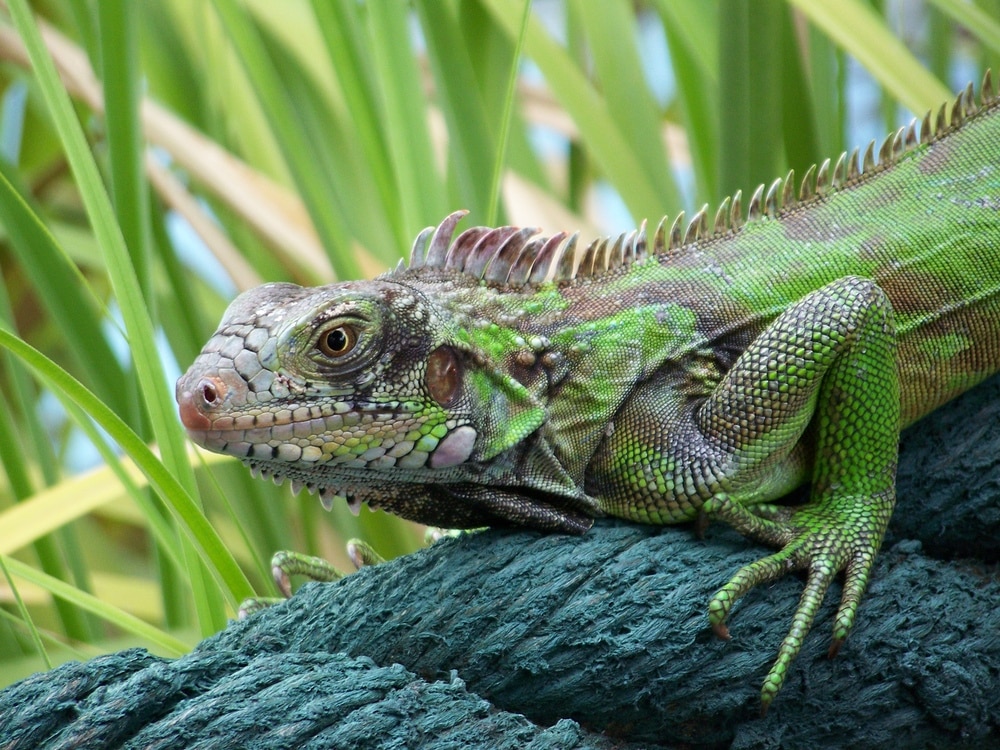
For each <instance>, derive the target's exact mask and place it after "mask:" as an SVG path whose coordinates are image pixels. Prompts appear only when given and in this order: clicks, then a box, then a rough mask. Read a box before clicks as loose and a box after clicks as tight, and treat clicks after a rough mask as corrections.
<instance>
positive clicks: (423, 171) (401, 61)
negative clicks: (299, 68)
mask: <svg viewBox="0 0 1000 750" xmlns="http://www.w3.org/2000/svg"><path fill="white" fill-rule="evenodd" d="M367 12H368V42H369V45H370V47H371V52H372V59H373V61H374V64H375V70H376V77H377V80H378V82H379V85H380V87H381V89H382V110H383V112H384V113H385V130H386V137H385V140H386V143H387V144H388V146H389V152H390V154H391V156H392V161H393V164H394V165H395V171H396V189H397V190H398V191H399V200H400V208H401V210H402V212H403V218H404V221H403V226H404V227H405V229H406V233H407V235H408V236H414V235H416V234H417V232H419V231H420V230H421V229H423V228H424V227H425V226H428V225H431V224H436V223H437V222H439V221H440V220H441V219H442V218H444V216H445V214H446V213H447V212H448V205H447V203H446V202H445V200H444V199H445V192H444V184H443V182H442V180H441V176H440V173H439V172H438V168H437V165H436V164H435V161H434V152H433V149H432V148H431V139H430V133H429V131H428V127H427V101H426V98H425V97H424V94H423V84H422V82H421V80H420V76H419V69H418V66H417V65H416V59H415V57H414V54H413V48H412V44H411V42H410V34H409V28H408V22H409V8H408V7H407V6H406V5H403V4H400V3H384V2H375V3H369V4H368V6H367Z"/></svg>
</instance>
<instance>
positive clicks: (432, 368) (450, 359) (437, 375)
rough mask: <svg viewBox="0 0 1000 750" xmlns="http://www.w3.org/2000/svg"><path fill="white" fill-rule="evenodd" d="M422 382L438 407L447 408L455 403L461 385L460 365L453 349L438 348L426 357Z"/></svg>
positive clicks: (448, 347)
mask: <svg viewBox="0 0 1000 750" xmlns="http://www.w3.org/2000/svg"><path fill="white" fill-rule="evenodd" d="M424 381H425V383H426V385H427V390H428V391H430V394H431V397H432V398H433V399H434V400H435V401H437V403H438V404H439V405H440V406H442V407H444V408H448V407H449V406H452V405H453V404H454V403H455V401H456V399H457V398H458V395H459V390H460V388H461V385H462V365H461V361H460V360H459V357H458V354H457V353H456V352H455V350H454V349H452V348H451V347H450V346H439V347H438V348H437V349H435V350H434V351H432V352H431V353H430V354H429V355H428V357H427V373H426V375H425V378H424Z"/></svg>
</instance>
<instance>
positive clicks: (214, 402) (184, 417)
mask: <svg viewBox="0 0 1000 750" xmlns="http://www.w3.org/2000/svg"><path fill="white" fill-rule="evenodd" d="M185 385H186V384H185V383H184V378H181V380H180V381H179V382H178V384H177V406H178V407H179V411H180V417H181V422H183V423H184V426H185V427H187V428H188V429H189V430H207V429H209V428H210V427H211V426H212V419H211V414H212V412H213V411H215V410H217V409H218V408H219V407H220V406H221V405H222V403H223V402H224V401H225V398H226V394H227V393H228V392H229V389H228V388H227V386H226V384H225V382H224V381H223V380H222V378H221V377H206V378H202V379H201V380H199V381H198V383H197V385H195V386H194V387H193V388H191V387H185Z"/></svg>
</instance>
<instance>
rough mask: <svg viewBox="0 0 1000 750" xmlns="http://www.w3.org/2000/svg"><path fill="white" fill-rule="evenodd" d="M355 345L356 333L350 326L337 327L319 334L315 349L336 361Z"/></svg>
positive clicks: (356, 340) (356, 341)
mask: <svg viewBox="0 0 1000 750" xmlns="http://www.w3.org/2000/svg"><path fill="white" fill-rule="evenodd" d="M356 343H358V333H357V331H355V330H354V328H352V327H351V326H348V325H339V326H337V327H336V328H331V329H329V330H327V331H324V332H323V333H321V334H320V335H319V340H318V341H317V342H316V348H318V349H319V350H320V351H321V352H323V354H325V355H326V356H328V357H331V358H333V359H336V358H338V357H343V356H344V355H345V354H347V353H348V352H350V351H351V349H353V348H354V345H355V344H356Z"/></svg>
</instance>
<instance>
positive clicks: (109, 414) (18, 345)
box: [0, 330, 253, 604]
mask: <svg viewBox="0 0 1000 750" xmlns="http://www.w3.org/2000/svg"><path fill="white" fill-rule="evenodd" d="M0 346H3V347H5V348H7V349H9V350H10V351H11V352H12V353H13V354H14V355H15V356H17V357H18V358H19V359H20V360H21V361H23V362H24V363H25V364H26V365H27V366H28V367H30V368H31V370H32V371H33V372H34V373H35V374H36V375H37V376H38V377H39V378H41V379H42V380H43V381H44V382H45V384H46V385H47V386H48V387H49V388H50V389H51V390H52V391H53V393H55V395H56V396H58V397H59V398H60V400H63V401H64V403H69V404H74V405H76V406H78V407H79V408H80V409H82V410H83V411H84V412H85V413H86V414H88V415H89V416H90V417H91V418H92V419H93V420H94V421H95V422H97V424H99V425H100V426H101V427H102V428H103V429H104V430H105V432H107V433H108V435H109V436H110V437H111V438H112V439H113V440H114V441H115V442H116V443H118V445H119V446H121V448H122V450H124V451H125V453H126V454H128V455H129V456H130V457H131V458H132V460H133V461H134V462H135V464H136V465H137V466H138V467H139V469H140V470H141V471H142V473H143V474H145V475H146V477H147V478H148V479H149V482H150V484H151V485H152V486H153V487H154V488H155V489H156V490H157V492H159V493H160V496H161V497H163V498H165V499H166V501H167V503H166V504H167V507H168V508H169V509H170V510H171V513H172V514H173V515H174V518H175V519H176V520H177V522H178V524H179V528H180V529H181V530H182V531H183V532H184V535H185V537H186V538H187V539H188V540H189V541H190V543H191V544H193V545H194V547H195V549H196V550H197V551H198V553H199V555H200V557H201V559H202V561H203V562H204V563H205V564H206V566H207V567H208V570H209V571H210V572H211V573H212V575H213V576H214V577H215V579H216V580H217V581H218V583H219V586H220V589H221V591H222V594H223V595H224V596H225V598H226V599H227V601H229V602H230V603H231V604H235V602H236V601H237V600H238V599H242V598H246V597H247V596H250V595H252V593H253V591H252V588H251V586H250V583H249V581H247V579H246V576H244V575H243V572H242V570H240V568H239V566H238V565H237V563H236V561H235V559H234V558H233V556H232V554H231V553H230V552H229V550H228V549H226V546H225V545H224V544H223V543H222V540H221V539H220V538H219V535H218V534H217V533H216V531H215V529H213V528H212V526H211V524H209V522H208V520H207V519H206V518H205V515H204V513H203V512H202V510H201V508H200V507H199V506H198V504H197V503H196V502H195V500H194V498H193V497H192V496H191V494H190V493H189V492H188V491H187V489H186V488H184V487H183V486H182V485H181V484H180V482H179V480H178V479H177V478H176V476H175V474H174V473H173V472H172V471H170V470H168V468H167V467H166V466H165V464H164V462H162V461H161V460H160V459H159V458H157V457H156V456H155V455H154V454H153V452H152V451H151V450H150V449H149V447H148V446H147V445H146V444H145V443H144V442H143V441H142V439H141V438H140V437H139V436H138V435H137V434H136V433H135V432H134V431H133V430H132V429H131V428H129V426H128V425H127V424H125V423H124V422H123V421H122V420H121V419H120V418H119V417H118V415H117V414H115V413H114V412H113V411H111V410H110V409H109V408H108V406H107V405H106V404H104V403H103V402H102V401H100V400H99V399H98V398H97V397H96V396H94V394H93V393H91V392H90V391H88V390H87V389H86V388H85V387H84V386H83V385H82V384H81V383H80V382H79V381H78V380H76V379H75V378H73V377H72V376H71V375H70V374H69V373H67V372H66V371H65V370H63V369H62V368H60V367H59V366H58V365H56V364H55V363H54V362H52V361H51V360H49V359H48V358H47V357H45V356H44V355H43V354H42V353H41V352H39V351H38V350H37V349H35V348H34V347H32V346H30V345H29V344H27V343H25V342H24V341H22V340H20V339H19V338H17V337H16V336H14V335H13V334H11V333H10V332H8V331H4V330H0ZM186 460H187V459H186V457H185V461H186ZM189 471H191V470H190V467H189Z"/></svg>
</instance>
